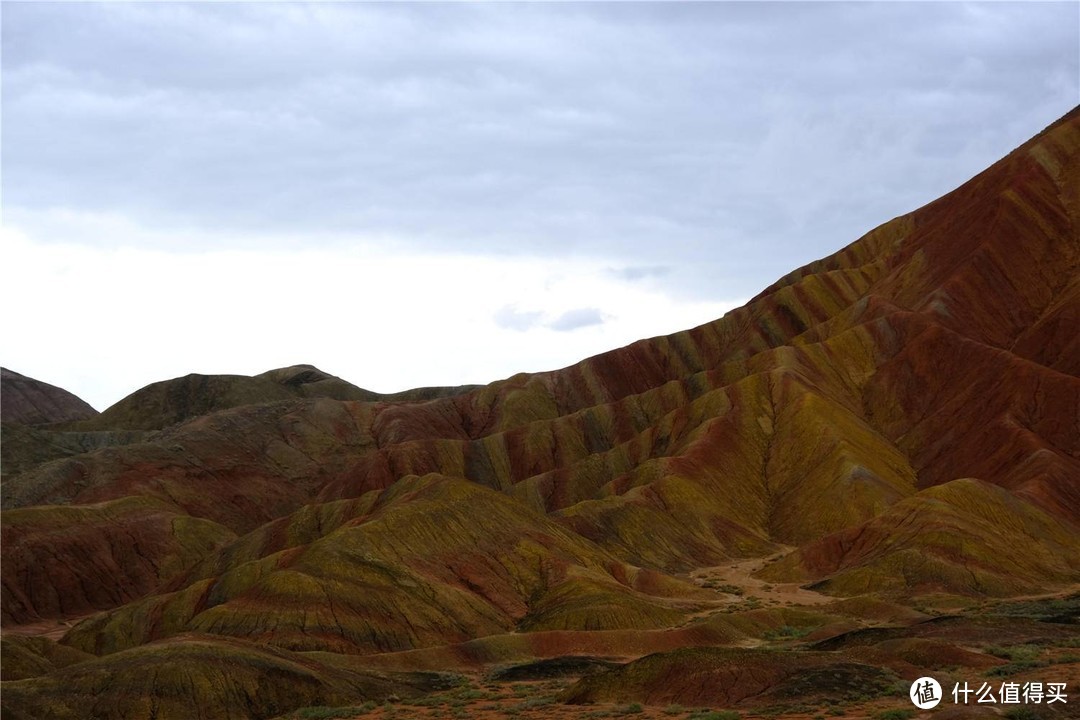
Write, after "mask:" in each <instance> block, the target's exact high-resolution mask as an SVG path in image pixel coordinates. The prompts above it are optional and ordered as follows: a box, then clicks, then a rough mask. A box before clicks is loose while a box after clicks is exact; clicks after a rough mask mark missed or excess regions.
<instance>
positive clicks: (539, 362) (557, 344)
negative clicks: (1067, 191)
mask: <svg viewBox="0 0 1080 720" xmlns="http://www.w3.org/2000/svg"><path fill="white" fill-rule="evenodd" d="M0 23H2V26H0V27H2V30H0V32H2V70H0V72H2V98H0V100H2V118H0V119H2V125H0V142H2V145H0V178H2V188H0V189H2V202H0V212H2V218H0V253H2V255H0V258H2V260H0V265H2V267H3V269H2V271H0V273H2V275H0V303H2V307H3V309H4V312H3V329H2V332H0V338H2V344H0V362H2V363H3V365H4V366H5V367H8V368H10V369H13V370H15V371H17V372H21V373H23V374H25V375H29V376H31V377H36V378H38V379H41V380H44V381H46V382H50V383H53V384H55V385H59V386H61V387H64V388H66V389H68V390H71V391H72V392H75V393H76V394H77V395H79V396H80V397H82V398H83V399H85V400H86V401H88V402H89V403H90V404H92V405H94V406H95V407H96V408H98V409H104V408H105V407H107V406H109V405H111V404H112V403H114V402H116V401H117V400H119V399H121V398H122V397H124V396H125V395H127V394H129V393H131V392H133V391H135V390H136V389H138V388H140V387H142V386H144V385H146V384H148V383H150V382H154V381H157V380H163V379H167V378H170V377H177V376H181V375H185V374H187V373H190V372H199V373H238V374H247V375H250V374H257V373H259V372H263V371H265V370H268V369H271V368H274V367H281V366H286V365H292V364H299V363H309V364H314V365H316V366H318V367H320V368H321V369H323V370H325V371H327V372H330V373H333V374H335V375H338V376H340V377H342V378H344V379H346V380H348V381H350V382H352V383H355V384H357V385H359V386H361V387H365V388H368V389H371V390H376V391H381V392H393V391H397V390H402V389H405V388H409V387H417V386H424V385H457V384H463V383H484V382H490V381H493V380H497V379H500V378H503V377H507V376H509V375H512V374H514V373H516V372H521V371H527V372H533V371H540V370H548V369H555V368H558V367H562V366H566V365H569V364H572V363H574V362H577V361H579V360H581V359H583V358H585V357H587V356H589V355H592V354H596V353H598V352H602V351H605V350H609V349H613V348H616V347H620V346H622V345H625V344H627V343H630V342H632V341H634V340H637V339H640V338H644V337H651V336H655V335H660V334H667V333H671V332H676V331H678V330H682V329H686V328H689V327H693V326H695V325H699V324H702V323H705V322H708V321H710V320H713V319H715V318H717V317H720V316H721V315H723V314H724V313H725V312H727V311H728V310H730V309H732V308H734V307H737V306H739V305H741V304H743V303H745V302H746V301H747V299H749V298H750V297H752V296H753V295H755V294H757V293H758V292H759V291H761V290H762V289H764V288H765V287H766V286H767V285H769V284H770V283H772V282H773V281H775V280H776V279H777V278H779V277H781V276H782V275H784V274H786V273H787V272H789V271H791V270H793V269H795V268H796V267H798V266H801V265H803V264H805V263H807V262H810V261H812V260H815V259H817V258H819V257H823V256H826V255H829V254H831V253H833V252H835V251H837V250H839V249H840V248H842V247H843V246H845V245H847V244H849V243H850V242H852V241H854V240H856V239H857V238H858V237H860V236H861V235H863V234H864V233H866V232H867V231H869V230H871V229H873V228H874V227H876V226H877V225H879V224H881V223H883V222H885V221H887V220H889V219H890V218H893V217H895V216H897V215H900V214H903V213H906V212H910V211H912V210H914V209H916V208H918V207H919V206H921V205H923V204H925V203H927V202H929V201H931V200H933V199H935V198H937V197H939V196H940V195H942V194H944V193H946V192H948V191H949V190H952V189H953V188H955V187H957V186H958V185H960V184H961V183H963V182H964V181H966V180H968V179H969V178H971V177H972V176H973V175H975V174H977V173H978V172H979V171H980V170H982V169H984V168H985V167H987V166H988V165H990V164H991V163H993V162H994V161H996V160H997V159H999V158H1001V157H1002V156H1004V155H1005V154H1007V153H1008V152H1009V151H1010V150H1012V149H1013V148H1014V147H1016V146H1017V145H1019V144H1021V143H1022V142H1024V141H1025V140H1027V139H1028V138H1029V137H1031V136H1032V135H1034V134H1035V133H1037V132H1038V131H1040V130H1041V129H1043V128H1044V127H1045V126H1046V125H1048V124H1050V123H1051V122H1053V121H1054V120H1055V119H1057V118H1058V117H1060V116H1061V115H1063V114H1064V113H1065V112H1067V111H1068V110H1070V109H1071V108H1072V107H1074V106H1075V105H1076V104H1078V103H1080V69H1078V66H1080V3H1076V2H1061V3H1036V2H1022V3H1011V2H991V3H951V2H942V3H927V2H919V3H900V2H878V3H869V2H866V3H843V2H799V3H781V2H698V3H682V2H661V3H645V2H634V3H631V2H608V3H574V2H557V3H469V4H459V3H439V2H432V3H418V4H411V3H333V2H324V3H312V4H299V3H270V2H267V3H210V2H206V3H191V4H186V3H153V2H131V3H119V2H115V3H112V2H110V3H101V4H95V3H83V2H70V3H20V2H3V3H2V4H0Z"/></svg>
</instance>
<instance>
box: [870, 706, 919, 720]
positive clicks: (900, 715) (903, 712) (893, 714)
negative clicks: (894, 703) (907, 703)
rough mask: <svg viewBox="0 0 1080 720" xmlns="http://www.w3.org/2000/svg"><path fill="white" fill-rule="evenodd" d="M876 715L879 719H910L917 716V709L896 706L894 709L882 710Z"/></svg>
mask: <svg viewBox="0 0 1080 720" xmlns="http://www.w3.org/2000/svg"><path fill="white" fill-rule="evenodd" d="M874 717H875V718H877V720H908V718H913V717H915V711H914V710H912V709H911V708H895V709H893V710H882V711H881V712H879V713H878V714H876V715H874Z"/></svg>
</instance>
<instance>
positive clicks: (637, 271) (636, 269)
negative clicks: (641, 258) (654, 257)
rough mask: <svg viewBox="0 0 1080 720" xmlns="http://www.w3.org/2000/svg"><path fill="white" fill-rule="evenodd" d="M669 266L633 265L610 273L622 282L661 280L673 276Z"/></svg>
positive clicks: (615, 269) (612, 269)
mask: <svg viewBox="0 0 1080 720" xmlns="http://www.w3.org/2000/svg"><path fill="white" fill-rule="evenodd" d="M671 270H672V268H671V266H669V265H633V266H630V267H622V268H611V269H610V270H609V272H611V274H612V275H614V276H615V277H617V278H620V279H622V280H629V281H631V282H633V281H636V280H645V279H648V278H661V277H664V276H665V275H669V274H671Z"/></svg>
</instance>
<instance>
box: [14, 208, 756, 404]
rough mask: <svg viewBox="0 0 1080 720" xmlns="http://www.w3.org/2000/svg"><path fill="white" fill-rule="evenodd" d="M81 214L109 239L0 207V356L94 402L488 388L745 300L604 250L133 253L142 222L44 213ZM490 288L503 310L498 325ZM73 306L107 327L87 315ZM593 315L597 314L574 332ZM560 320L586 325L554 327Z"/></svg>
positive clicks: (383, 247)
mask: <svg viewBox="0 0 1080 720" xmlns="http://www.w3.org/2000/svg"><path fill="white" fill-rule="evenodd" d="M80 219H81V220H82V221H83V222H85V223H87V224H88V228H89V229H90V231H93V230H94V229H99V230H101V231H107V232H112V233H114V235H113V239H114V240H115V243H116V246H115V247H111V248H102V247H97V246H94V245H86V244H60V243H56V242H44V241H42V240H41V239H40V238H36V237H34V236H33V234H32V233H29V232H26V231H24V230H22V229H21V228H18V227H16V226H13V225H12V224H11V223H10V221H9V220H8V219H7V218H5V225H4V227H3V228H2V229H0V254H2V256H3V258H4V263H3V265H2V266H0V267H2V273H3V274H2V276H0V306H2V307H4V308H6V309H7V312H6V313H5V315H4V357H3V358H2V360H3V365H4V366H5V367H10V368H11V369H13V370H16V371H18V372H22V373H24V374H28V375H30V376H31V377H39V378H41V379H44V380H46V381H48V382H51V383H54V384H56V385H59V386H60V387H64V388H66V389H68V390H71V391H72V392H75V393H76V394H78V395H79V396H80V397H83V398H84V399H85V400H87V401H88V402H90V403H91V404H92V405H94V406H95V407H97V408H99V409H103V408H105V407H107V406H109V405H111V404H112V403H114V402H116V401H117V400H119V399H120V398H122V397H124V396H125V395H127V394H128V393H131V392H133V391H134V390H136V389H138V388H139V387H142V386H144V385H146V384H149V383H151V382H154V381H157V380H162V379H166V378H170V377H178V376H181V375H185V374H187V373H191V372H199V373H207V374H213V373H239V374H245V375H254V374H257V373H260V372H263V371H265V370H268V369H270V368H273V367H282V366H287V365H295V364H300V363H309V364H313V365H315V366H317V367H319V368H322V369H323V370H326V371H327V372H331V373H334V374H335V375H339V376H341V377H343V378H345V379H346V380H349V381H350V382H353V383H356V384H357V385H360V386H362V387H366V388H369V389H371V390H377V391H381V392H392V391H396V390H403V389H405V388H409V387H418V386H422V385H459V384H466V383H485V382H491V381H493V380H497V379H500V378H503V377H508V376H510V375H513V374H515V373H518V372H537V371H541V370H551V369H554V368H559V367H564V366H566V365H570V364H572V363H575V362H577V361H579V360H582V359H583V358H586V357H589V356H590V355H595V354H597V353H600V352H604V351H606V350H610V349H613V348H616V347H619V346H621V345H626V344H628V343H631V342H633V341H635V340H638V339H640V338H642V337H648V336H653V335H659V334H663V333H670V332H676V331H678V330H682V329H685V328H688V327H691V326H694V325H698V324H700V323H703V322H707V321H709V320H713V319H715V318H718V317H720V316H721V315H723V314H724V312H726V311H727V310H729V309H730V308H732V307H734V306H736V305H739V304H741V303H742V302H745V300H742V299H734V300H727V301H723V302H696V301H688V300H680V299H677V298H673V297H671V296H669V295H666V294H664V293H662V292H660V291H657V290H656V289H655V288H646V287H642V286H641V285H640V284H634V283H626V282H622V281H619V280H617V279H615V278H612V277H611V276H610V275H609V274H608V273H607V272H606V270H605V269H606V267H608V263H607V261H603V260H587V259H575V260H569V259H557V260H553V259H550V258H539V257H528V258H513V257H511V258H507V257H497V256H483V255H474V254H462V253H458V254H416V253H413V252H411V251H397V250H394V249H392V247H391V244H389V243H379V244H366V245H365V244H362V243H356V244H355V245H354V246H352V247H349V248H340V247H325V248H315V249H308V250H285V249H275V250H267V249H260V248H259V247H258V243H255V244H254V246H253V247H249V248H246V249H242V250H235V249H219V250H211V251H207V250H199V251H195V250H190V249H189V250H183V251H175V250H163V249H159V248H145V247H139V243H140V241H141V240H142V239H143V238H145V237H146V236H148V235H153V231H151V230H148V229H146V228H142V227H141V226H137V225H126V224H123V223H116V222H113V221H112V220H111V219H110V218H97V219H96V221H97V222H98V223H99V224H98V225H94V224H93V223H94V222H95V218H93V217H87V216H80V215H78V214H77V213H74V212H68V213H66V214H65V215H64V218H63V219H61V220H54V221H53V223H52V224H53V226H54V227H63V226H64V224H65V222H71V223H78V222H79V221H80ZM224 245H225V246H226V247H227V246H228V245H229V243H228V242H224ZM28 298H32V302H28V300H27V299H28ZM491 298H500V299H503V300H505V301H506V303H507V304H506V305H504V306H502V307H501V308H500V309H499V310H498V311H497V312H496V313H495V316H496V322H492V319H493V318H492V314H491V310H490V308H491V304H490V303H491ZM88 303H90V304H92V305H93V312H94V317H108V318H109V321H108V322H98V321H94V320H88V319H87V317H88V316H87V315H86V307H87V304H88ZM523 308H544V311H543V312H541V311H539V310H531V309H523ZM597 314H599V315H601V316H602V317H603V319H604V320H605V322H603V323H602V324H593V325H589V326H588V327H587V328H585V325H584V323H586V322H588V321H590V320H592V319H595V315H597ZM546 318H555V320H554V321H545V319H546ZM500 319H501V322H499V320H500ZM555 325H558V326H559V327H558V328H556V327H553V326H555ZM575 325H576V326H578V327H582V328H584V329H583V330H582V331H579V332H559V331H560V330H565V329H570V328H571V326H575Z"/></svg>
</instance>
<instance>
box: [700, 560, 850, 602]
mask: <svg viewBox="0 0 1080 720" xmlns="http://www.w3.org/2000/svg"><path fill="white" fill-rule="evenodd" d="M793 550H795V548H794V547H785V548H784V551H783V552H781V553H779V554H776V555H772V556H770V557H761V558H750V559H749V560H739V561H735V562H731V563H727V564H724V565H716V566H714V567H705V568H698V569H697V570H694V571H693V572H691V573H690V579H691V580H693V581H694V582H695V583H696V584H698V585H699V586H702V587H710V586H712V588H713V589H714V590H716V591H717V592H718V593H722V594H725V595H726V596H727V600H726V603H725V604H734V603H739V602H743V601H745V600H747V599H749V598H751V597H756V598H757V599H758V600H760V601H761V602H762V603H764V604H767V605H824V604H826V603H831V602H836V598H834V597H830V596H829V595H822V594H821V593H819V592H815V591H813V590H807V589H805V588H803V587H800V586H799V584H798V583H770V582H767V581H765V580H759V579H758V578H755V577H753V574H754V573H756V572H757V571H758V570H761V569H762V568H763V567H765V566H766V565H767V564H769V563H770V562H773V561H775V560H779V559H780V558H782V557H783V556H784V555H786V554H787V553H789V552H791V551H793ZM724 586H729V587H734V588H737V589H738V591H736V592H725V590H726V588H725V587H724ZM739 591H741V594H740V592H739Z"/></svg>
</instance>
